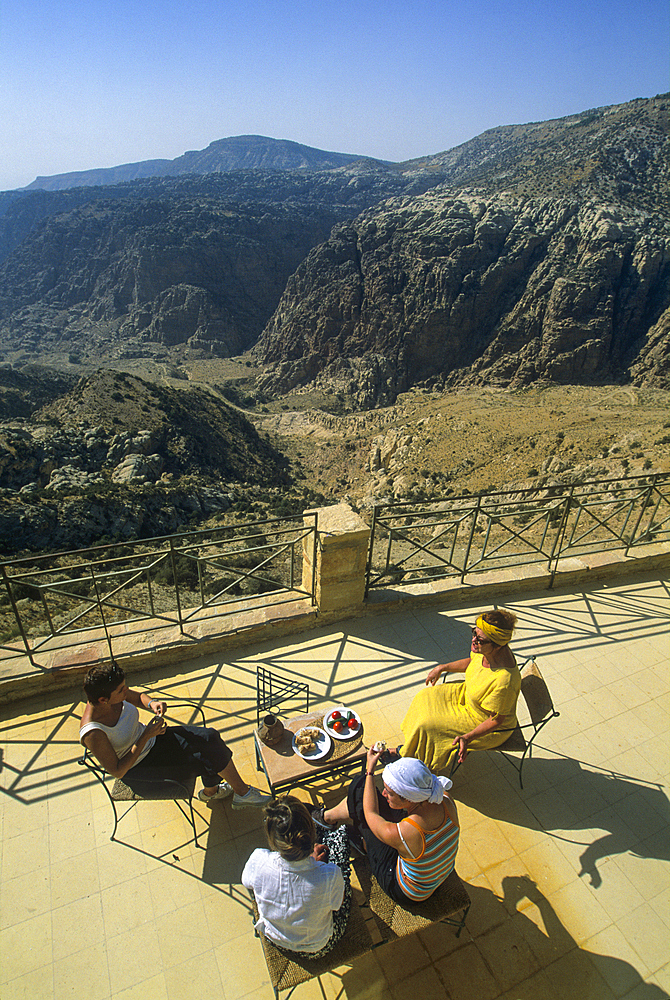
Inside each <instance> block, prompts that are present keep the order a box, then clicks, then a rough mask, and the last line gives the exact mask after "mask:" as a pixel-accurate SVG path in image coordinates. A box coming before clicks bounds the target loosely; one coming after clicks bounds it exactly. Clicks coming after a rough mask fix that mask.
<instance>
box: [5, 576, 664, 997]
mask: <svg viewBox="0 0 670 1000" xmlns="http://www.w3.org/2000/svg"><path fill="white" fill-rule="evenodd" d="M482 606H483V607H486V603H485V602H482V603H480V602H479V601H478V602H477V604H476V605H473V606H472V607H465V606H460V607H457V608H454V607H450V608H448V609H445V610H442V611H440V610H425V609H424V610H417V611H416V612H414V613H412V612H411V611H403V612H398V613H395V614H392V615H391V614H388V615H384V614H382V615H379V616H378V617H376V618H367V619H362V620H352V621H350V622H347V623H345V624H344V625H343V626H342V625H341V626H340V627H337V628H328V629H322V630H318V631H314V632H311V633H307V634H302V635H300V636H297V637H295V639H293V640H289V641H285V640H283V644H282V645H281V647H279V646H271V645H269V644H265V645H263V646H257V647H255V648H251V649H250V648H245V649H242V650H239V651H238V654H237V655H235V654H228V653H226V654H225V658H219V659H213V658H207V659H205V658H202V659H199V660H194V661H192V662H191V663H189V664H186V665H182V666H181V667H179V668H178V669H179V673H173V674H171V675H170V676H168V677H160V676H158V675H157V674H156V675H155V676H153V677H149V676H148V675H142V676H141V677H138V678H136V686H138V687H141V686H144V685H147V686H149V687H150V688H151V690H152V691H159V690H160V691H163V692H165V694H168V695H174V696H187V697H189V698H192V699H197V700H202V703H203V704H204V706H205V709H206V713H207V717H208V722H209V723H210V724H213V725H216V726H218V727H219V728H220V729H221V730H222V731H223V732H224V733H225V736H226V739H227V740H228V741H229V742H230V743H231V744H232V745H233V748H234V751H235V759H236V761H237V764H238V767H239V768H240V770H241V771H242V773H243V775H244V776H245V777H246V778H247V779H248V780H249V781H254V782H257V781H258V778H259V776H258V775H257V773H256V770H255V763H254V758H253V744H252V739H251V731H252V726H253V722H254V718H255V714H254V696H255V668H256V664H258V663H260V664H264V665H266V666H267V667H270V668H277V669H278V670H282V671H289V672H292V673H295V674H296V675H299V676H300V677H304V678H306V679H308V680H309V682H310V685H311V688H312V691H313V692H314V696H315V700H316V703H317V704H318V705H320V704H323V705H326V704H328V703H330V704H332V703H333V702H334V701H337V702H344V703H347V704H351V705H353V706H355V707H356V708H357V709H358V710H359V712H360V713H361V715H362V716H363V718H364V722H365V727H366V737H367V739H369V740H373V739H376V738H379V737H385V738H387V739H389V740H391V741H392V740H393V739H394V738H398V737H399V736H400V728H399V722H400V720H401V719H402V716H403V712H404V710H405V708H406V707H407V705H408V703H409V701H410V699H411V697H412V694H413V692H414V691H415V690H416V689H417V687H419V686H420V685H421V684H423V681H424V677H425V674H426V672H427V670H428V669H429V667H430V666H431V665H433V664H434V663H436V662H444V661H445V660H449V659H453V658H456V657H460V656H462V655H465V653H466V652H467V649H468V643H469V626H470V624H471V623H472V621H473V618H474V614H475V612H476V611H477V610H480V609H481V607H482ZM506 606H507V607H510V608H512V609H513V610H515V611H516V612H517V613H518V615H519V617H520V628H519V630H518V636H517V638H516V642H515V644H514V647H515V649H516V651H517V654H518V655H519V656H520V655H524V654H528V653H535V654H537V656H538V664H539V666H540V668H541V670H542V671H543V674H544V676H545V678H546V680H547V682H548V685H549V688H550V690H551V692H552V694H553V697H554V700H555V702H556V706H557V708H558V709H559V710H560V712H561V716H560V718H559V719H556V720H553V721H552V723H551V724H550V725H549V726H547V728H546V730H545V732H544V733H543V735H542V738H541V739H540V742H541V743H542V746H543V748H545V749H542V750H540V751H538V752H537V754H536V756H535V757H534V758H533V760H532V761H531V762H530V763H529V764H527V767H526V770H525V772H524V778H525V782H524V783H525V786H526V787H525V788H524V790H523V791H522V792H521V791H520V790H519V786H518V780H517V776H516V774H515V772H514V771H513V770H512V768H511V767H510V765H509V764H508V763H507V762H506V761H505V760H504V759H503V758H501V757H499V755H495V754H488V755H482V754H479V755H478V754H472V755H471V756H470V758H469V759H468V762H467V764H466V766H465V767H463V768H462V769H461V770H460V771H459V772H458V773H457V775H456V780H455V786H454V794H455V797H456V799H457V801H458V803H459V809H460V816H461V822H462V839H461V844H462V846H461V850H460V853H459V857H458V863H457V868H458V871H459V873H460V875H461V877H462V878H463V879H465V880H466V881H467V882H468V883H469V885H470V893H471V896H472V900H473V906H472V909H471V911H470V915H469V917H468V922H467V930H466V931H465V932H464V933H463V934H462V935H461V937H460V938H459V939H456V938H455V937H454V935H453V931H452V930H451V929H450V928H445V927H443V926H439V925H438V926H434V927H433V928H431V929H430V932H422V933H421V934H419V935H415V936H414V937H411V938H404V939H401V940H400V941H397V942H395V943H391V944H387V945H384V946H382V947H380V948H378V949H376V950H375V951H373V952H371V953H370V954H368V955H366V956H364V957H363V958H361V959H359V960H357V961H356V962H355V963H354V964H353V966H352V967H351V968H349V967H345V968H342V969H338V970H336V971H335V973H333V974H332V975H328V976H326V977H323V978H322V980H321V982H320V983H319V981H316V980H314V981H312V982H310V983H306V984H304V985H302V986H300V987H298V989H297V991H296V1000H310V998H318V997H324V996H325V997H327V998H331V997H333V998H334V997H342V998H344V997H346V998H348V1000H409V998H411V1000H433V998H435V1000H437V998H443V997H446V998H451V1000H494V998H501V1000H502V998H504V1000H567V998H575V1000H612V998H627V1000H657V998H662V997H667V996H668V990H669V988H670V973H669V969H668V951H669V949H668V939H669V936H670V934H669V915H670V907H669V906H668V864H667V863H668V859H669V855H670V850H669V838H668V800H667V797H666V789H667V777H668V776H667V769H668V736H667V731H668V716H667V695H668V663H669V657H668V653H669V651H670V650H669V643H668V635H669V633H668V589H667V587H666V585H665V584H663V583H662V582H659V580H658V579H657V578H656V579H653V580H646V581H643V580H637V581H627V580H623V581H622V582H621V583H619V584H617V585H608V586H605V585H602V586H593V587H592V589H589V590H584V591H582V592H579V593H577V592H572V593H560V592H546V591H543V592H541V593H538V594H536V595H533V596H529V595H528V594H527V593H526V594H524V595H523V597H522V598H519V599H516V598H515V597H514V595H513V594H510V597H509V599H508V601H507V602H506ZM131 683H132V678H131ZM80 709H81V704H80V702H79V698H78V697H77V695H76V694H73V693H69V694H68V692H67V691H65V692H59V693H57V694H53V695H46V696H41V697H36V698H34V699H31V700H30V701H26V702H23V703H18V704H14V705H9V706H6V707H5V708H4V709H3V710H2V719H3V721H2V723H1V725H0V742H1V743H2V746H3V748H4V761H3V772H2V775H1V776H0V781H1V783H2V792H3V794H2V796H1V797H0V802H1V803H2V806H1V808H2V873H1V874H2V899H1V925H0V984H1V985H0V996H2V998H3V1000H20V998H24V997H25V998H30V1000H35V998H47V997H48V998H51V997H54V998H56V1000H64V998H70V997H72V998H74V997H79V996H85V997H86V998H87V1000H106V998H108V997H109V998H114V1000H130V998H135V997H137V998H142V1000H146V998H152V1000H163V998H169V1000H191V998H197V1000H202V998H203V997H209V996H214V997H220V998H222V1000H238V998H242V997H244V998H249V1000H252V998H253V1000H256V998H259V1000H260V998H262V1000H271V998H272V989H271V987H270V985H269V982H268V978H267V971H266V967H265V963H264V961H263V957H262V952H261V947H260V944H259V943H258V941H257V940H256V939H255V938H254V936H253V930H252V926H251V920H250V916H249V907H248V904H247V901H246V899H245V894H244V890H242V888H241V886H240V873H241V870H242V866H243V864H244V861H245V860H246V858H247V857H248V855H249V853H250V852H251V850H252V849H253V848H254V847H256V846H261V845H262V844H263V834H262V830H261V824H260V816H259V813H258V812H257V811H255V810H245V811H243V812H232V811H231V809H230V805H229V803H227V802H219V803H216V804H215V806H214V808H213V809H212V810H211V811H210V810H209V809H208V808H207V807H205V806H201V807H200V812H201V815H202V820H201V828H202V830H203V833H202V843H203V846H204V848H205V849H204V850H198V849H196V848H195V847H194V846H193V843H192V842H191V841H190V840H189V828H188V826H187V824H186V823H185V821H184V820H182V818H181V814H180V813H179V812H178V811H177V809H176V808H175V806H174V804H172V803H166V804H161V803H148V802H144V803H139V804H138V805H136V806H135V807H133V808H131V810H130V812H129V813H128V814H127V815H126V816H125V818H124V819H122V821H121V824H120V827H119V833H118V835H119V836H120V837H121V838H122V839H123V841H124V842H125V843H124V844H119V843H110V841H109V835H110V832H111V820H112V816H111V809H110V807H109V804H108V802H107V800H106V798H105V796H104V794H103V792H102V790H101V789H100V787H99V786H97V785H95V784H93V783H92V780H90V779H89V777H88V775H87V774H84V773H82V770H81V769H80V768H79V767H77V764H76V761H77V758H78V756H79V755H80V749H79V746H78V744H77V719H78V716H79V713H80ZM329 792H330V797H331V798H332V799H334V798H335V797H336V795H337V789H330V790H329ZM301 794H303V795H304V796H305V797H308V796H307V793H301Z"/></svg>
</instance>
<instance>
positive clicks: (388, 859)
mask: <svg viewBox="0 0 670 1000" xmlns="http://www.w3.org/2000/svg"><path fill="white" fill-rule="evenodd" d="M365 777H366V776H365V775H364V774H359V776H358V777H357V778H354V780H353V781H352V783H351V785H350V786H349V791H348V793H347V808H348V809H349V815H350V816H351V818H352V820H353V821H354V826H355V828H356V829H357V830H358V832H359V833H360V834H361V836H362V837H363V839H364V840H365V846H366V848H367V851H368V860H369V862H370V869H371V871H372V874H373V875H374V877H375V878H376V879H377V881H378V882H379V885H380V886H381V888H382V889H383V890H384V892H385V893H386V895H387V896H390V897H391V899H395V901H396V903H407V901H408V898H409V897H407V896H406V895H405V893H404V892H403V891H402V889H401V888H400V886H399V885H398V879H397V876H396V866H397V863H398V852H397V851H396V849H395V848H394V847H389V845H388V844H385V843H384V841H383V840H379V839H378V838H377V837H375V835H374V833H372V831H371V830H370V827H369V826H368V825H367V823H366V822H365V813H364V812H363V789H364V787H365ZM375 792H376V794H377V803H378V805H379V815H380V816H381V817H382V818H383V819H385V820H387V821H388V822H389V823H399V822H400V820H401V819H404V818H405V816H406V815H407V813H406V812H405V810H404V809H391V807H390V805H389V804H388V802H387V801H386V799H385V798H384V796H383V795H381V794H380V792H379V790H378V789H377V788H375Z"/></svg>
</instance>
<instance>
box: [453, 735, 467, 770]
mask: <svg viewBox="0 0 670 1000" xmlns="http://www.w3.org/2000/svg"><path fill="white" fill-rule="evenodd" d="M469 742H470V738H469V736H457V737H456V739H455V740H454V741H453V743H452V744H451V745H452V747H458V763H459V764H462V763H463V761H464V760H465V758H466V757H467V755H468V743H469Z"/></svg>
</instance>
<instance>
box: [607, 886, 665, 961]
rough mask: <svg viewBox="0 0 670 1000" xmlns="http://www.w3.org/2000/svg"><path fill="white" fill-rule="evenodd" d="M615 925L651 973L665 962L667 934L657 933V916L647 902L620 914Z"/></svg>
mask: <svg viewBox="0 0 670 1000" xmlns="http://www.w3.org/2000/svg"><path fill="white" fill-rule="evenodd" d="M617 927H619V928H620V930H621V931H622V933H623V934H624V936H625V938H626V940H627V941H628V942H629V943H630V944H631V945H632V946H633V948H634V949H635V951H636V952H637V954H638V955H639V956H640V958H641V959H642V961H643V962H644V963H645V965H646V967H647V969H648V970H649V971H650V972H651V973H654V972H656V970H657V969H660V968H662V967H663V966H664V965H665V964H666V963H667V961H668V940H667V934H665V933H660V934H659V933H658V917H657V916H656V912H655V910H654V908H653V907H652V906H650V905H649V903H642V904H641V905H640V906H636V907H635V909H634V910H629V911H628V912H627V913H624V914H622V915H621V916H620V917H619V919H618V920H617Z"/></svg>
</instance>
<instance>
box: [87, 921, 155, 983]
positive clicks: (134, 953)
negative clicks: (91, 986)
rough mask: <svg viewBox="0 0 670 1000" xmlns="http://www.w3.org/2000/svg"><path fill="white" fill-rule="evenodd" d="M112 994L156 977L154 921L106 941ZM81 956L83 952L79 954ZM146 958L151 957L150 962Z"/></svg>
mask: <svg viewBox="0 0 670 1000" xmlns="http://www.w3.org/2000/svg"><path fill="white" fill-rule="evenodd" d="M105 941H106V949H107V963H108V968H109V981H110V986H111V990H110V994H111V996H113V997H116V995H117V994H118V993H120V992H121V991H122V990H127V989H130V988H131V987H134V986H138V985H139V984H140V983H143V982H145V981H146V980H148V979H152V978H153V977H154V976H155V975H156V966H157V962H158V956H159V955H160V945H159V940H158V933H157V928H156V926H155V925H154V923H153V922H148V923H146V924H140V925H138V926H136V927H133V929H132V930H130V931H124V932H123V933H122V934H116V935H114V936H109V935H108V936H107V937H106V938H105ZM80 954H81V953H80ZM147 956H150V960H149V962H147Z"/></svg>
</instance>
